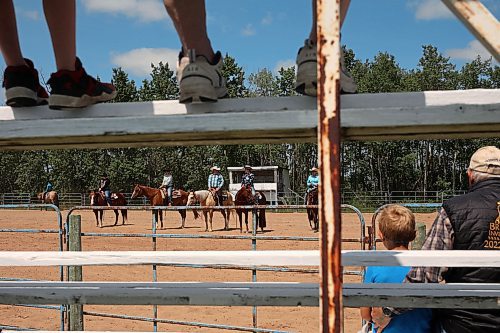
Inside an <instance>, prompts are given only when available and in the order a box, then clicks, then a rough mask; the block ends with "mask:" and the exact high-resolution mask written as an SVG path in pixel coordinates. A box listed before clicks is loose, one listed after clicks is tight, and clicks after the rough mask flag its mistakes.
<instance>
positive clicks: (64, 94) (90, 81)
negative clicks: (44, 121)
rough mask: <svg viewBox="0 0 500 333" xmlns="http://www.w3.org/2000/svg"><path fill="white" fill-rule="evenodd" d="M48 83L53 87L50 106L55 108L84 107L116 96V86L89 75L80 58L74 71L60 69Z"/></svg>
mask: <svg viewBox="0 0 500 333" xmlns="http://www.w3.org/2000/svg"><path fill="white" fill-rule="evenodd" d="M47 83H48V84H49V85H50V87H51V91H50V97H49V107H50V108H51V109H55V110H61V109H73V108H84V107H86V106H89V105H92V104H95V103H100V102H107V101H110V100H112V99H113V98H115V97H116V89H115V87H114V86H113V85H112V84H110V83H102V82H99V81H97V80H96V79H94V78H93V77H92V76H90V75H88V74H87V73H86V72H85V69H84V68H83V67H82V63H81V61H80V59H78V58H76V62H75V70H74V71H68V70H60V71H57V72H56V73H52V75H51V76H50V80H49V81H48V82H47Z"/></svg>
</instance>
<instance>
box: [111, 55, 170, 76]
mask: <svg viewBox="0 0 500 333" xmlns="http://www.w3.org/2000/svg"><path fill="white" fill-rule="evenodd" d="M178 55H179V50H173V49H167V48H158V49H153V48H142V49H133V50H130V51H127V52H123V53H114V54H112V55H111V62H112V63H113V64H114V65H116V66H119V67H122V68H123V69H124V70H125V71H126V72H130V73H132V74H134V75H137V76H143V77H145V76H147V75H149V73H151V64H152V63H153V64H155V65H157V64H158V63H160V61H161V62H163V63H168V65H169V67H170V69H173V70H174V71H175V68H176V63H177V57H178Z"/></svg>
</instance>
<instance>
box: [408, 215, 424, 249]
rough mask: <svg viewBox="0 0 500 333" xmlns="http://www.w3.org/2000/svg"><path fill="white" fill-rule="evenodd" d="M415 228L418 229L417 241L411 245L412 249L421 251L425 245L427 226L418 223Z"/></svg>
mask: <svg viewBox="0 0 500 333" xmlns="http://www.w3.org/2000/svg"><path fill="white" fill-rule="evenodd" d="M415 227H416V229H417V237H415V240H414V241H413V242H412V243H411V249H412V250H420V249H422V245H424V241H425V235H426V228H425V224H424V223H422V222H417V225H416V226H415Z"/></svg>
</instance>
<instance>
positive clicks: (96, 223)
mask: <svg viewBox="0 0 500 333" xmlns="http://www.w3.org/2000/svg"><path fill="white" fill-rule="evenodd" d="M98 214H99V211H98V210H97V209H94V215H95V226H96V227H98V226H99V215H98Z"/></svg>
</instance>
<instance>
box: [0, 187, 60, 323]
mask: <svg viewBox="0 0 500 333" xmlns="http://www.w3.org/2000/svg"><path fill="white" fill-rule="evenodd" d="M24 194H26V193H24ZM22 197H23V196H16V197H14V196H8V197H7V198H9V199H8V200H10V199H11V198H15V199H16V200H19V198H22ZM6 209H15V210H32V209H45V210H51V211H54V213H55V217H54V220H53V221H54V226H55V227H56V228H52V229H26V228H21V227H16V228H9V229H7V228H0V233H9V234H15V233H24V234H57V235H58V242H57V243H58V244H57V248H58V251H61V252H62V251H63V249H64V248H63V243H64V242H65V237H64V236H65V235H64V231H63V222H62V221H63V219H62V214H61V211H60V210H59V208H57V207H56V206H54V205H47V204H2V205H0V210H6ZM16 222H17V225H20V224H21V225H22V224H23V222H26V221H22V220H20V221H16ZM0 281H30V282H35V280H32V279H26V278H19V277H7V276H1V277H0ZM59 281H64V271H63V266H62V265H61V266H59ZM15 306H18V307H26V308H37V309H45V310H57V311H59V317H60V329H61V331H63V330H64V322H65V315H66V310H67V306H66V305H64V304H61V305H45V304H15ZM2 329H6V330H35V329H34V328H25V327H17V326H9V325H2V324H0V331H1V330H2Z"/></svg>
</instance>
